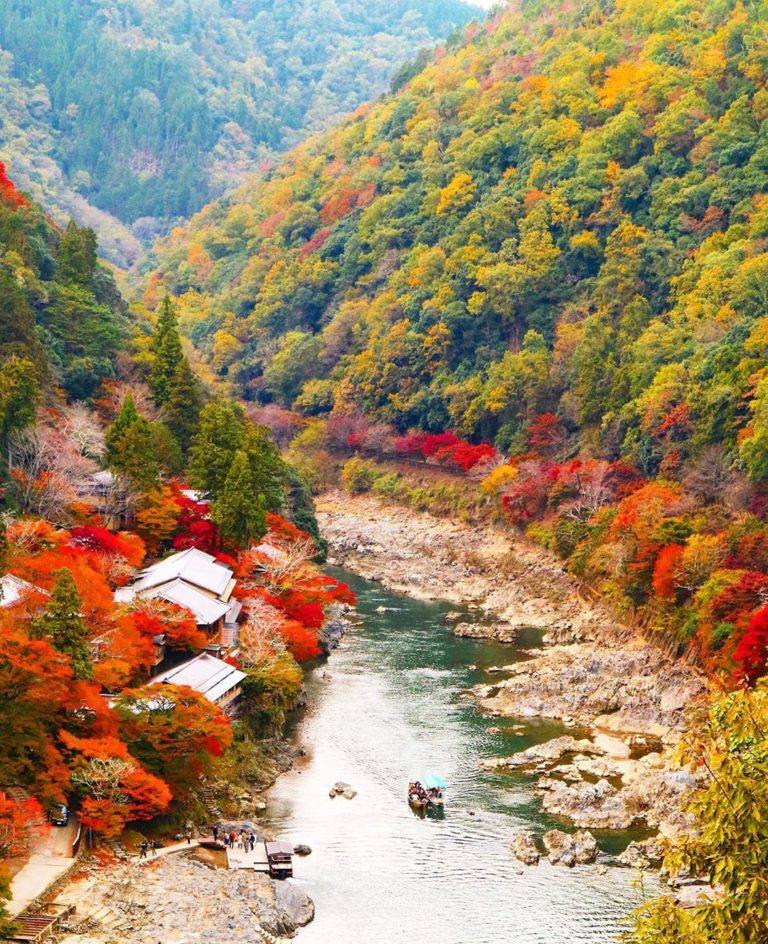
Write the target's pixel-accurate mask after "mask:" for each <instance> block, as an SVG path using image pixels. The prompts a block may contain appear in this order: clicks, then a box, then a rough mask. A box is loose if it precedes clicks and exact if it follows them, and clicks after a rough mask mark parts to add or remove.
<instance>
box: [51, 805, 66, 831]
mask: <svg viewBox="0 0 768 944" xmlns="http://www.w3.org/2000/svg"><path fill="white" fill-rule="evenodd" d="M48 818H49V819H50V821H51V823H52V825H54V826H66V825H67V823H68V822H69V809H68V807H66V806H64V804H63V803H57V804H56V805H55V806H52V807H51V810H50V812H49V814H48Z"/></svg>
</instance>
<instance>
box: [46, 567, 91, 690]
mask: <svg viewBox="0 0 768 944" xmlns="http://www.w3.org/2000/svg"><path fill="white" fill-rule="evenodd" d="M53 575H54V577H55V578H56V583H55V584H54V587H53V590H52V591H51V599H50V600H49V601H48V603H47V604H46V606H45V609H44V610H43V612H42V613H41V614H40V616H38V617H36V619H35V620H34V621H33V626H32V630H33V634H34V635H36V636H37V637H38V638H40V639H46V638H47V639H49V640H50V642H51V645H52V646H53V647H54V649H58V650H59V652H63V653H64V654H65V655H67V656H69V659H70V661H71V663H72V670H73V672H74V673H75V677H76V678H79V679H87V678H91V676H92V675H93V663H92V661H91V653H90V651H89V649H88V642H87V639H88V628H87V626H86V625H85V620H84V619H83V616H82V613H81V610H82V605H83V600H82V597H81V596H80V594H79V592H78V590H77V586H76V584H75V580H74V577H73V576H72V573H71V571H69V570H67V568H66V567H62V568H61V569H60V570H57V571H54V574H53Z"/></svg>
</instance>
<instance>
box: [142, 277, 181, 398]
mask: <svg viewBox="0 0 768 944" xmlns="http://www.w3.org/2000/svg"><path fill="white" fill-rule="evenodd" d="M152 353H153V354H154V361H153V363H152V370H151V371H150V373H149V386H150V387H151V388H152V394H153V396H154V398H155V402H156V403H157V404H158V405H159V406H162V405H163V404H165V403H167V402H168V399H169V398H170V395H171V388H172V385H173V378H174V375H175V374H176V370H177V368H178V366H179V364H181V362H182V361H183V360H184V352H183V351H182V349H181V338H180V337H179V328H178V325H177V323H176V312H175V310H174V307H173V302H172V301H171V299H170V296H168V295H166V296H165V298H164V299H163V301H162V304H161V305H160V310H159V312H158V314H157V325H156V326H155V332H154V334H153V335H152Z"/></svg>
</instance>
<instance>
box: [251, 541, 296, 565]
mask: <svg viewBox="0 0 768 944" xmlns="http://www.w3.org/2000/svg"><path fill="white" fill-rule="evenodd" d="M254 551H256V553H257V554H263V555H264V556H265V557H271V558H272V560H279V561H283V560H287V559H288V555H287V554H286V553H285V551H284V550H283V549H282V548H281V547H276V546H275V545H274V544H270V543H269V542H268V541H262V542H261V544H259V545H257V546H256V547H255V548H254Z"/></svg>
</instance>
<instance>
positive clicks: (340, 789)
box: [328, 780, 357, 800]
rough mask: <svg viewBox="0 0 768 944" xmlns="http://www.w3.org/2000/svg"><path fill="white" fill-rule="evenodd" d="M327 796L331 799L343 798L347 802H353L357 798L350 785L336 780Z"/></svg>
mask: <svg viewBox="0 0 768 944" xmlns="http://www.w3.org/2000/svg"><path fill="white" fill-rule="evenodd" d="M328 796H329V797H330V798H331V799H333V798H334V797H337V796H343V797H345V798H346V799H347V800H354V798H355V797H356V796H357V790H355V789H354V788H353V787H352V785H351V784H349V783H344V781H343V780H337V781H336V783H334V785H333V786H332V787H331V789H330V790H329V792H328Z"/></svg>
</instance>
